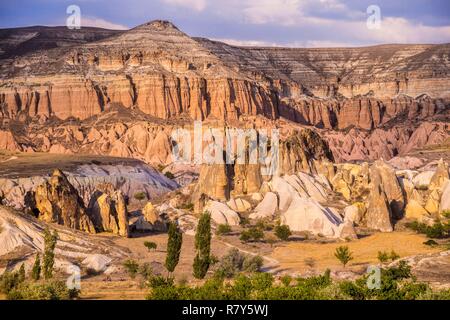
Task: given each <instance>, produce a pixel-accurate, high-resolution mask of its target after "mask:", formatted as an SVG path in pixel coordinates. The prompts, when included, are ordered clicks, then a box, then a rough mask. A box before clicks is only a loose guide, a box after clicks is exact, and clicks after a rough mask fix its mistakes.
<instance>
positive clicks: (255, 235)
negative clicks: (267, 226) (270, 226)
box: [239, 227, 264, 242]
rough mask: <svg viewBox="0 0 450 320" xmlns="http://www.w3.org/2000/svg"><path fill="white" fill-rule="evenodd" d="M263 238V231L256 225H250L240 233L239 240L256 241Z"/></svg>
mask: <svg viewBox="0 0 450 320" xmlns="http://www.w3.org/2000/svg"><path fill="white" fill-rule="evenodd" d="M263 238H264V231H263V230H261V229H260V228H257V227H251V228H250V229H248V230H244V231H242V233H241V236H240V238H239V239H240V240H241V241H242V242H251V241H253V242H257V241H260V240H262V239H263Z"/></svg>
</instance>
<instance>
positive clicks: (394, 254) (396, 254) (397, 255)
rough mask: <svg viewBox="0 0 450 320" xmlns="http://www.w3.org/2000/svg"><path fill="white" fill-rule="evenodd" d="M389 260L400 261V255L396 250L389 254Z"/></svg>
mask: <svg viewBox="0 0 450 320" xmlns="http://www.w3.org/2000/svg"><path fill="white" fill-rule="evenodd" d="M389 259H391V261H395V260H397V259H400V255H399V254H398V253H397V252H395V251H394V250H391V253H390V254H389Z"/></svg>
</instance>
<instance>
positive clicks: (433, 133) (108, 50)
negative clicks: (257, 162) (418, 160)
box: [0, 21, 450, 171]
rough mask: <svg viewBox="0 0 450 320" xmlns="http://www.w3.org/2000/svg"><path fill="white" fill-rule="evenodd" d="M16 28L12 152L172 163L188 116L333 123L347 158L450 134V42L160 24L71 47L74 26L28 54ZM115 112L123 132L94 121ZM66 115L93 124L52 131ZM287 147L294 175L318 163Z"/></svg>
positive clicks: (4, 77) (11, 66) (8, 90)
mask: <svg viewBox="0 0 450 320" xmlns="http://www.w3.org/2000/svg"><path fill="white" fill-rule="evenodd" d="M58 30H59V29H58ZM11 32H13V33H14V32H17V35H14V34H7V35H2V36H0V37H6V39H2V40H4V43H5V44H6V45H5V48H6V47H8V48H6V49H5V50H7V55H5V57H8V59H4V58H5V57H3V56H0V62H1V66H2V73H1V75H0V118H2V119H6V120H8V121H12V122H15V121H19V122H21V125H22V124H23V125H24V126H25V129H24V130H22V131H21V132H17V130H16V131H14V132H13V133H12V134H11V133H8V132H9V131H8V128H9V127H8V125H4V126H2V128H3V127H4V128H5V130H4V131H0V148H1V149H8V150H30V151H44V152H54V153H77V152H86V153H97V154H98V153H100V154H105V155H114V156H120V157H136V158H138V159H143V160H145V161H147V162H148V163H163V164H168V163H170V162H171V160H172V159H171V156H170V149H171V146H170V140H169V135H170V134H169V133H168V132H170V130H171V129H172V128H173V127H176V126H177V125H178V123H177V122H176V121H178V120H179V119H189V121H192V120H207V121H211V122H214V121H215V122H217V123H218V124H219V126H223V125H224V123H225V122H226V123H227V124H229V123H239V125H241V126H248V127H251V126H252V125H256V124H257V123H261V122H262V121H267V122H269V121H271V120H274V121H273V122H272V124H273V125H274V126H276V127H278V128H284V127H286V126H289V125H290V124H292V122H293V123H294V124H296V125H298V127H301V126H305V125H306V126H314V127H317V128H320V129H323V130H324V131H323V135H324V136H325V137H326V140H327V141H328V142H329V145H330V148H331V149H332V151H333V154H334V158H335V160H337V161H357V160H373V159H378V158H381V157H382V158H384V159H386V160H388V159H390V158H392V157H393V156H396V155H401V154H404V153H407V152H409V151H411V150H413V149H414V148H416V147H423V146H426V145H430V144H435V143H440V142H442V141H444V140H445V139H446V138H448V136H449V134H448V132H449V130H448V123H449V121H448V119H449V118H450V114H449V112H450V108H449V101H450V91H449V86H448V77H446V76H445V75H447V74H448V71H447V67H446V64H445V61H446V59H447V55H448V49H449V45H386V46H377V47H368V48H348V49H346V48H335V49H283V48H274V49H268V48H239V47H231V46H228V45H226V44H223V43H219V42H214V41H209V40H206V39H196V38H191V37H189V36H188V35H186V34H185V33H183V32H182V31H180V30H179V29H177V28H176V27H175V26H174V25H173V24H171V23H170V22H167V21H153V22H149V23H146V24H143V25H140V26H138V27H136V28H133V29H132V30H128V31H124V32H112V31H111V32H107V31H95V30H91V32H90V33H91V34H90V35H88V34H84V33H83V36H82V39H83V41H81V40H80V42H79V43H76V42H74V45H73V46H67V45H66V44H65V41H66V40H67V39H70V34H67V33H65V31H61V30H59V31H58V33H57V35H54V36H55V37H57V38H61V39H60V40H61V41H56V42H57V43H56V44H55V46H56V48H54V49H52V50H46V49H45V43H44V42H42V43H41V42H40V41H39V39H34V38H33V39H34V41H33V42H32V44H33V45H32V46H31V47H30V48H27V50H26V52H24V53H22V51H20V50H18V49H17V53H16V54H14V46H15V44H14V43H13V40H12V39H14V37H15V36H16V37H17V36H19V37H22V36H23V34H22V33H23V31H21V29H17V30H16V31H11ZM28 32H30V31H29V30H28ZM97 32H98V33H97ZM44 36H45V37H48V36H49V35H48V34H47V35H45V34H44ZM45 37H44V38H45ZM94 40H95V41H94ZM11 41H12V42H11ZM91 41H92V42H91ZM2 46H3V43H2V42H1V41H0V49H1V50H3V47H2ZM11 57H14V58H11ZM430 57H432V59H431V58H430ZM412 66H413V67H412ZM337 75H345V76H337ZM30 79H32V81H31V80H30ZM117 106H120V107H121V108H122V109H127V110H133V111H135V110H138V111H140V112H141V113H143V114H145V115H148V116H150V118H151V120H155V121H154V122H155V123H156V124H157V125H156V126H155V127H154V128H152V129H149V128H147V127H145V126H143V125H142V123H140V124H139V125H135V124H136V121H135V120H136V119H134V118H133V117H134V115H131V117H130V116H129V117H128V118H127V119H124V118H125V117H120V115H118V116H117V118H116V119H114V116H110V115H108V112H109V111H111V110H112V109H114V108H115V107H117ZM130 112H131V111H130ZM103 116H104V117H110V122H109V125H111V126H114V127H116V128H115V129H112V128H111V127H107V126H105V127H104V128H99V127H98V126H96V125H93V126H92V123H91V122H89V121H90V119H91V118H95V117H98V118H96V119H97V120H98V119H100V118H102V117H103ZM55 117H56V118H59V119H62V120H67V119H72V118H77V119H79V120H82V121H83V124H82V126H84V128H82V130H81V129H77V130H78V131H71V129H70V128H64V130H67V132H66V131H64V132H61V131H60V130H55V132H50V131H47V126H46V123H45V122H46V120H47V119H49V120H54V118H55ZM250 118H252V119H257V120H253V121H254V122H253V123H252V122H250V121H249V119H250ZM161 119H162V120H163V121H160V120H161ZM261 119H264V120H261ZM31 120H38V123H39V124H40V127H39V126H38V125H37V124H36V123H33V126H34V128H36V127H38V129H39V130H41V131H43V132H42V133H41V136H39V138H37V136H33V137H31V136H29V135H28V133H27V128H26V127H27V125H26V124H29V123H30V121H31ZM145 121H149V120H148V119H145ZM171 121H173V122H172V123H171V124H170V125H169V124H168V123H169V122H171ZM4 122H5V121H3V124H4ZM35 122H36V121H35ZM122 122H127V124H126V125H124V124H122ZM133 122H134V123H133ZM149 122H152V121H149ZM130 123H132V124H130ZM121 124H122V127H120V125H121ZM288 124H289V125H288ZM12 127H14V126H12ZM163 127H164V128H165V129H168V130H169V131H167V130H166V131H165V130H163ZM260 127H264V125H260ZM15 128H17V126H16V127H15ZM116 129H117V130H116ZM80 130H81V131H80ZM19 131H20V130H19ZM296 152H297V151H296ZM300 152H301V151H300ZM308 152H309V151H308ZM313 152H320V150H313ZM284 153H285V157H284V159H283V161H284V163H283V166H285V167H290V168H291V169H292V171H298V169H304V168H306V167H308V166H309V164H308V163H301V162H300V161H298V160H299V156H298V155H296V154H293V153H292V152H290V150H287V151H286V152H284ZM302 158H305V157H302Z"/></svg>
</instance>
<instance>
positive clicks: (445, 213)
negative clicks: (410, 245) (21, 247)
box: [0, 210, 450, 232]
mask: <svg viewBox="0 0 450 320" xmlns="http://www.w3.org/2000/svg"><path fill="white" fill-rule="evenodd" d="M441 215H442V216H444V217H446V218H448V219H450V210H444V211H442V212H441ZM0 232H1V231H0Z"/></svg>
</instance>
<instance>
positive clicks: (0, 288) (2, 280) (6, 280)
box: [0, 272, 23, 294]
mask: <svg viewBox="0 0 450 320" xmlns="http://www.w3.org/2000/svg"><path fill="white" fill-rule="evenodd" d="M22 282H23V279H22V277H21V276H20V274H19V272H5V273H3V274H2V275H1V276H0V292H1V293H3V294H9V292H10V291H11V290H13V289H14V288H17V287H18V286H19V285H20V284H21V283H22Z"/></svg>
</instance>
